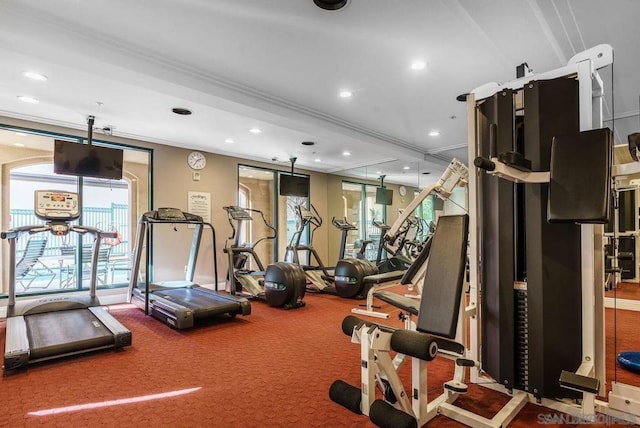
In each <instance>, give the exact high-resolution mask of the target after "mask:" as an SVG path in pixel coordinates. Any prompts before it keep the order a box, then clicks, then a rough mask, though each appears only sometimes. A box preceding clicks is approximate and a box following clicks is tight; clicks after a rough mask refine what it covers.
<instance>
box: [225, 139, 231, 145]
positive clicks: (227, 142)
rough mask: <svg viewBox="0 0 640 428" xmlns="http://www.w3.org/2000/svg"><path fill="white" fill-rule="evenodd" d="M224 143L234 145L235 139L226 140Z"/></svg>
mask: <svg viewBox="0 0 640 428" xmlns="http://www.w3.org/2000/svg"><path fill="white" fill-rule="evenodd" d="M224 143H225V144H233V139H232V138H225V140H224Z"/></svg>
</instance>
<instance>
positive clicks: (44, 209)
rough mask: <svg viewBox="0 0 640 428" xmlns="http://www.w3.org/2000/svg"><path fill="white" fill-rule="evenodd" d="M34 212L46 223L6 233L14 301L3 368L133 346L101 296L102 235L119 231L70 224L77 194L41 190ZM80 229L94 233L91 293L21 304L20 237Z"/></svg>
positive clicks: (10, 306) (77, 213)
mask: <svg viewBox="0 0 640 428" xmlns="http://www.w3.org/2000/svg"><path fill="white" fill-rule="evenodd" d="M34 211H35V215H36V216H37V217H38V218H40V219H42V220H45V222H46V223H45V224H44V225H42V224H39V225H33V226H21V227H17V228H13V229H11V230H9V231H7V232H2V233H1V234H0V235H1V237H2V239H6V240H7V241H8V242H9V302H8V305H7V330H6V340H5V351H4V369H5V370H13V369H18V368H24V367H26V366H27V365H29V364H31V363H36V362H40V361H45V360H50V359H54V358H62V357H66V356H69V355H75V354H81V353H85V352H90V351H95V350H99V349H108V348H122V347H124V346H128V345H131V332H130V331H129V330H128V329H127V328H126V327H125V326H123V325H122V324H120V322H119V321H118V320H116V319H115V318H114V317H113V316H111V315H110V314H109V313H108V312H107V311H106V310H105V309H104V308H102V307H101V306H100V302H99V301H98V298H97V297H96V270H97V266H98V262H97V260H98V252H99V249H100V243H101V241H102V239H103V238H112V237H115V232H102V231H100V230H99V229H96V228H93V227H89V226H76V225H71V224H70V222H72V221H73V220H76V219H78V218H79V217H80V201H79V198H78V194H77V193H72V192H66V191H52V190H36V192H35V210H34ZM45 232H51V233H52V234H54V235H66V234H67V233H69V232H75V233H78V234H81V235H84V234H87V233H88V234H90V235H93V236H94V237H95V241H94V244H93V256H92V264H91V281H90V293H89V296H88V297H87V296H78V297H76V296H60V295H56V296H51V297H43V298H41V299H37V300H24V301H20V302H16V281H15V279H16V275H15V273H16V272H15V262H16V260H15V259H16V240H17V239H18V238H19V237H20V236H23V235H32V234H37V233H45Z"/></svg>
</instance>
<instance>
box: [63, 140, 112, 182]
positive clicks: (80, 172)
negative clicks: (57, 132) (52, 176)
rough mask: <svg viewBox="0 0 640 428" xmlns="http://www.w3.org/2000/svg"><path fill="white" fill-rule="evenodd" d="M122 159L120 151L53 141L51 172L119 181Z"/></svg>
mask: <svg viewBox="0 0 640 428" xmlns="http://www.w3.org/2000/svg"><path fill="white" fill-rule="evenodd" d="M122 158H123V151H122V150H121V149H113V148H110V147H99V146H94V145H88V144H80V143H73V142H71V141H62V140H55V143H54V149H53V172H55V173H56V174H64V175H76V176H82V177H96V178H108V179H112V180H121V179H122Z"/></svg>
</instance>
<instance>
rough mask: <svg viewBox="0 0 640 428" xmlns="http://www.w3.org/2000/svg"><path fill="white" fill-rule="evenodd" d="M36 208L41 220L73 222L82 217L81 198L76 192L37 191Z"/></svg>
mask: <svg viewBox="0 0 640 428" xmlns="http://www.w3.org/2000/svg"><path fill="white" fill-rule="evenodd" d="M34 206H35V215H36V217H38V218H39V219H41V220H64V221H72V220H75V219H77V218H79V217H80V198H79V196H78V194H77V193H74V192H65V191H59V190H36V191H35V204H34Z"/></svg>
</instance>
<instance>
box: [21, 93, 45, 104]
mask: <svg viewBox="0 0 640 428" xmlns="http://www.w3.org/2000/svg"><path fill="white" fill-rule="evenodd" d="M18 99H19V100H20V101H22V102H23V103H30V104H38V103H39V102H40V101H38V99H37V98H34V97H29V96H26V95H20V96H18Z"/></svg>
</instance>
